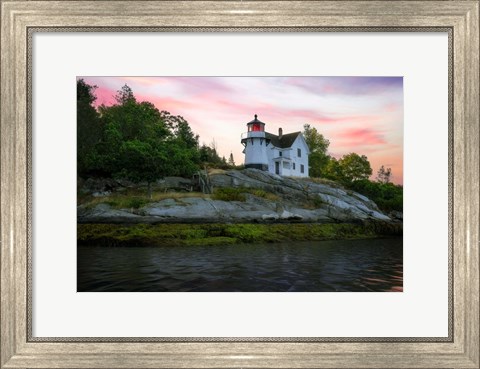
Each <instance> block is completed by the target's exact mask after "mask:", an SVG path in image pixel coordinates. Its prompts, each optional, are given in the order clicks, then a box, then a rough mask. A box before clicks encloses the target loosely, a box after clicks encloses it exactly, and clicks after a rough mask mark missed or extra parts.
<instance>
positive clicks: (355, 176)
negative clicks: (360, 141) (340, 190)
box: [338, 153, 372, 182]
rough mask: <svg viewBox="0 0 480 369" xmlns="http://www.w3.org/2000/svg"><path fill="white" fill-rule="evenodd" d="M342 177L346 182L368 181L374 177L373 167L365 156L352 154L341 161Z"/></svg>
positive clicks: (339, 162)
mask: <svg viewBox="0 0 480 369" xmlns="http://www.w3.org/2000/svg"><path fill="white" fill-rule="evenodd" d="M338 164H339V165H340V168H341V172H342V176H343V178H344V180H345V181H347V182H353V181H358V180H360V179H368V177H370V176H371V175H372V167H371V166H370V162H369V161H368V158H367V157H366V156H365V155H362V156H360V155H358V154H356V153H351V154H348V155H344V156H343V157H342V158H341V159H340V160H339V161H338Z"/></svg>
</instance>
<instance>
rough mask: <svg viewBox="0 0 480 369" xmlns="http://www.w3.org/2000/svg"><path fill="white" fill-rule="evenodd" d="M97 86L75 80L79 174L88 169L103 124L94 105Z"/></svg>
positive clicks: (99, 139)
mask: <svg viewBox="0 0 480 369" xmlns="http://www.w3.org/2000/svg"><path fill="white" fill-rule="evenodd" d="M95 89H97V86H92V85H89V84H87V83H86V82H85V81H84V80H83V79H79V80H78V81H77V170H78V173H79V174H80V175H84V174H86V173H87V172H88V171H89V167H90V162H91V161H92V158H93V157H94V155H95V153H94V151H95V146H96V145H97V144H98V143H99V142H100V141H101V139H102V134H103V128H104V127H103V125H102V122H101V120H100V116H99V114H98V112H97V110H96V109H95V107H94V102H95V100H96V99H97V97H96V96H95Z"/></svg>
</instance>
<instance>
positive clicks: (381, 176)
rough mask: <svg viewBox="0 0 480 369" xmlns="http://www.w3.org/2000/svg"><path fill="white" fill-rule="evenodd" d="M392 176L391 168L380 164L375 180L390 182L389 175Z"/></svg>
mask: <svg viewBox="0 0 480 369" xmlns="http://www.w3.org/2000/svg"><path fill="white" fill-rule="evenodd" d="M391 176H392V168H387V169H385V167H384V166H383V165H382V166H381V167H380V169H379V170H378V172H377V182H380V183H390V177H391Z"/></svg>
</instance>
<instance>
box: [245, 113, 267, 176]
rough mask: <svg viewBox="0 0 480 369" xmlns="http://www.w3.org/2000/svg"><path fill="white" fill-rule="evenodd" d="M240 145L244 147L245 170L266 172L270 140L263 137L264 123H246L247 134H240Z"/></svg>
mask: <svg viewBox="0 0 480 369" xmlns="http://www.w3.org/2000/svg"><path fill="white" fill-rule="evenodd" d="M241 142H242V145H243V146H244V147H245V149H244V150H243V152H244V153H245V168H255V169H260V170H265V171H268V157H267V146H268V144H269V143H270V140H269V139H267V138H266V137H265V123H263V122H260V121H259V120H258V118H257V114H255V119H253V120H252V121H251V122H248V123H247V132H245V133H244V134H242V141H241Z"/></svg>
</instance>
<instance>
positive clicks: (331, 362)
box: [0, 0, 480, 368]
mask: <svg viewBox="0 0 480 369" xmlns="http://www.w3.org/2000/svg"><path fill="white" fill-rule="evenodd" d="M1 5H2V7H1V9H2V18H1V20H2V23H1V50H2V56H1V95H0V101H1V115H0V118H1V125H0V144H1V151H0V184H1V193H0V195H1V203H0V216H1V238H0V240H1V245H0V247H1V264H0V267H1V269H0V273H1V275H0V277H1V280H0V282H1V303H0V304H1V305H0V330H1V337H2V340H1V346H0V355H1V356H0V367H1V368H24V367H29V368H46V367H58V368H64V367H65V368H103V367H115V368H157V367H158V368H160V367H162V368H167V367H172V368H173V367H174V368H176V367H202V368H206V367H300V368H303V367H305V368H307V367H385V368H387V367H388V368H399V367H405V368H407V367H412V368H413V367H415V368H417V367H418V368H427V367H438V368H444V367H452V368H479V356H480V349H479V334H480V331H479V268H478V262H479V243H478V242H479V226H478V225H479V183H480V182H479V173H480V167H479V165H480V164H479V163H480V162H479V151H480V143H479V82H480V81H479V2H478V0H472V1H428V0H423V1H384V0H381V1H362V0H360V1H339V0H334V1H265V2H261V1H252V2H250V1H246V2H242V1H240V2H236V1H192V2H190V1H185V2H174V1H130V2H120V1H101V2H93V1H36V2H26V1H2V4H1ZM120 5H121V7H122V8H123V9H122V10H121V11H120V10H119V9H120ZM260 20H261V23H260ZM258 24H262V27H258ZM145 25H147V26H145ZM40 31H41V32H80V31H82V32H107V31H108V32H122V31H129V32H133V31H135V32H162V31H169V32H306V31H308V32H345V31H348V32H378V31H383V32H385V31H387V32H398V31H402V32H447V33H448V34H449V199H448V201H449V317H448V319H449V335H448V337H443V338H442V337H423V338H419V337H415V338H414V337H410V338H393V337H384V338H368V337H362V338H340V339H338V338H325V337H318V338H301V337H290V338H275V337H263V338H195V339H194V338H188V337H182V338H180V337H179V338H174V339H172V338H161V337H159V338H128V337H125V338H118V339H113V338H60V337H59V338H42V337H33V336H32V329H31V327H32V306H31V301H32V274H31V263H32V249H31V247H32V242H31V200H32V187H31V185H32V178H31V138H32V137H31V132H32V131H31V76H32V65H31V60H32V58H31V46H32V35H33V34H34V33H35V32H40Z"/></svg>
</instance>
